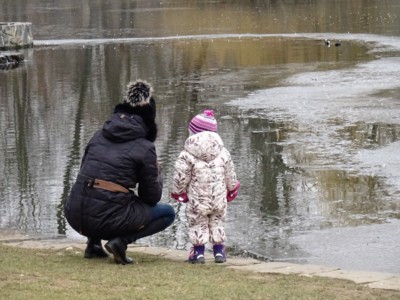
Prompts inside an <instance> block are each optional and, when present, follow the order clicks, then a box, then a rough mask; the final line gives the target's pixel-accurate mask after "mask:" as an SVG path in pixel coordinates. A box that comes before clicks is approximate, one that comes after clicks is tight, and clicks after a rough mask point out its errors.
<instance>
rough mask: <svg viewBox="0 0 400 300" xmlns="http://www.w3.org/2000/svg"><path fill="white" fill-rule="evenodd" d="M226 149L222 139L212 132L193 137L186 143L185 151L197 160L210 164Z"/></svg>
mask: <svg viewBox="0 0 400 300" xmlns="http://www.w3.org/2000/svg"><path fill="white" fill-rule="evenodd" d="M223 148H224V143H223V141H222V139H221V137H220V136H219V135H218V134H217V133H215V132H211V131H203V132H200V133H197V134H194V135H191V136H190V137H189V138H188V139H187V140H186V142H185V146H184V149H185V150H186V151H187V152H189V153H190V154H192V155H193V156H194V157H196V158H197V159H200V160H203V161H205V162H210V161H212V160H214V159H215V158H217V156H218V155H219V154H220V153H221V151H222V149H223Z"/></svg>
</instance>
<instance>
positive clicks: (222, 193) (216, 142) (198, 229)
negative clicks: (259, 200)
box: [171, 110, 240, 263]
mask: <svg viewBox="0 0 400 300" xmlns="http://www.w3.org/2000/svg"><path fill="white" fill-rule="evenodd" d="M216 131H217V121H216V120H215V118H214V113H213V111H212V110H205V111H204V113H203V114H200V115H197V116H195V117H194V118H193V119H192V121H191V122H190V124H189V133H190V136H189V138H188V139H187V140H186V142H185V146H184V150H183V151H182V152H181V153H180V154H179V157H178V159H177V161H176V162H175V172H174V176H173V182H172V188H171V197H172V198H174V199H175V200H177V201H179V202H183V203H187V206H186V211H185V213H186V218H187V221H188V228H189V239H190V241H191V243H192V244H193V246H194V247H193V249H192V252H191V254H190V256H189V262H191V263H204V245H205V244H206V243H207V242H208V241H210V242H211V243H212V244H213V250H214V259H215V262H216V263H223V262H225V261H226V256H225V251H224V242H225V239H226V237H225V231H224V227H223V221H224V218H225V215H226V210H227V202H230V201H232V200H233V199H234V198H235V197H236V196H237V193H238V189H239V187H240V183H239V181H238V180H237V179H236V173H235V170H234V165H233V162H232V159H231V156H230V153H229V151H228V150H227V149H226V148H225V147H224V143H223V142H222V139H221V137H220V136H219V135H218V134H217V133H216Z"/></svg>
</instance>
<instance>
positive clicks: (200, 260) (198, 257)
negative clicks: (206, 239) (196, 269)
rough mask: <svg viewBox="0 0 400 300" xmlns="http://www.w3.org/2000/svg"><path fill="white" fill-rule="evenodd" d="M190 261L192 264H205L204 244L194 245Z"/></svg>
mask: <svg viewBox="0 0 400 300" xmlns="http://www.w3.org/2000/svg"><path fill="white" fill-rule="evenodd" d="M188 261H189V262H190V263H192V264H204V262H205V260H204V245H199V246H194V247H193V248H192V250H191V251H190V256H189V260H188Z"/></svg>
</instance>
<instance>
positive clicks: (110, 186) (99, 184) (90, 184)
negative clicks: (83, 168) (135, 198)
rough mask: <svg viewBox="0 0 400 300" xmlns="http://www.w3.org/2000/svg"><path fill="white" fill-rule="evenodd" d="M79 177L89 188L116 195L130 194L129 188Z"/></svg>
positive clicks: (82, 176)
mask: <svg viewBox="0 0 400 300" xmlns="http://www.w3.org/2000/svg"><path fill="white" fill-rule="evenodd" d="M78 177H81V178H84V179H85V183H86V184H87V186H88V187H92V188H96V189H103V190H106V191H110V192H115V193H129V190H128V189H127V188H125V187H123V186H122V185H119V184H117V183H114V182H111V181H106V180H101V179H97V178H90V177H87V176H84V175H78Z"/></svg>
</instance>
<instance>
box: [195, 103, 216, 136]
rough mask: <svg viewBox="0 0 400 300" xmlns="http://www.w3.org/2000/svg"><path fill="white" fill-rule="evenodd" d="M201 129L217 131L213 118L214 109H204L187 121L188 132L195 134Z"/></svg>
mask: <svg viewBox="0 0 400 300" xmlns="http://www.w3.org/2000/svg"><path fill="white" fill-rule="evenodd" d="M202 131H212V132H216V131H217V120H215V118H214V111H213V110H211V109H206V110H204V111H203V113H202V114H199V115H197V116H195V117H194V118H193V119H192V120H191V121H190V123H189V132H190V133H192V134H196V133H199V132H202Z"/></svg>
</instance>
